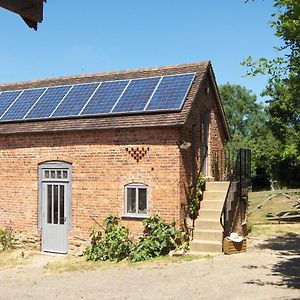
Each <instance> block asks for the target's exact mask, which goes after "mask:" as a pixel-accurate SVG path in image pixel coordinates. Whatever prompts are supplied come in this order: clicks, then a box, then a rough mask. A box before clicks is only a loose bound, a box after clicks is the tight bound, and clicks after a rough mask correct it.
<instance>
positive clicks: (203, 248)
mask: <svg viewBox="0 0 300 300" xmlns="http://www.w3.org/2000/svg"><path fill="white" fill-rule="evenodd" d="M190 251H192V252H196V251H197V252H219V253H221V252H222V242H215V241H206V240H193V241H191V242H190Z"/></svg>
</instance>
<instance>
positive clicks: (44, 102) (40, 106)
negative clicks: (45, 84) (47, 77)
mask: <svg viewBox="0 0 300 300" xmlns="http://www.w3.org/2000/svg"><path fill="white" fill-rule="evenodd" d="M70 88H71V86H70V85H66V86H58V87H50V88H48V89H47V91H46V92H45V93H44V94H43V95H42V97H41V98H40V99H39V101H38V102H37V103H36V104H35V105H34V106H33V107H32V109H31V110H30V111H29V113H28V114H27V115H26V117H25V119H39V118H48V117H49V116H50V115H51V113H52V112H53V111H54V109H55V108H56V107H57V105H58V104H59V103H60V101H61V100H62V99H63V97H64V96H65V95H66V94H67V92H68V91H69V90H70Z"/></svg>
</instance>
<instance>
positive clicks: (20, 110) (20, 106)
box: [1, 88, 45, 120]
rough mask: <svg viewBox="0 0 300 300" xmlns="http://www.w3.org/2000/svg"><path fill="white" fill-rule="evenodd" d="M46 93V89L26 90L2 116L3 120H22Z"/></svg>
mask: <svg viewBox="0 0 300 300" xmlns="http://www.w3.org/2000/svg"><path fill="white" fill-rule="evenodd" d="M44 91H45V89H44V88H41V89H32V90H25V91H23V93H22V94H21V95H20V97H18V99H17V100H16V101H15V102H14V103H13V104H12V105H11V107H10V108H9V109H8V110H7V111H6V113H5V114H4V115H3V116H2V118H1V120H21V119H23V118H24V116H25V115H26V113H27V111H28V110H29V109H30V108H31V106H32V105H33V104H34V103H35V102H36V101H37V100H38V99H39V97H40V96H41V95H42V94H43V92H44Z"/></svg>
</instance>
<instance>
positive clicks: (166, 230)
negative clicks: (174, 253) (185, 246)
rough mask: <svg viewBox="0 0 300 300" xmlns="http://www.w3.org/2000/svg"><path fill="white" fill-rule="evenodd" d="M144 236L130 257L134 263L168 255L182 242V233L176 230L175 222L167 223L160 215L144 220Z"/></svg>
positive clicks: (134, 247)
mask: <svg viewBox="0 0 300 300" xmlns="http://www.w3.org/2000/svg"><path fill="white" fill-rule="evenodd" d="M144 225H145V231H144V236H143V237H141V238H140V239H139V241H138V243H136V244H135V245H134V246H133V248H132V251H131V253H130V255H129V259H130V261H132V262H137V261H142V260H148V259H151V258H154V257H157V256H160V255H166V254H168V253H169V252H170V250H173V249H175V248H176V247H177V246H178V244H179V241H180V237H181V232H179V231H178V230H176V227H175V222H171V223H167V222H165V221H164V220H162V218H161V217H160V216H158V215H154V216H152V217H150V218H148V219H145V220H144Z"/></svg>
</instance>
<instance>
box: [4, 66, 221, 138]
mask: <svg viewBox="0 0 300 300" xmlns="http://www.w3.org/2000/svg"><path fill="white" fill-rule="evenodd" d="M210 69H211V65H210V62H201V63H195V64H185V65H174V66H166V67H155V68H145V69H137V70H129V71H121V72H109V73H97V74H91V75H80V76H71V77H60V78H53V79H45V80H37V81H31V82H19V83H13V84H2V85H0V91H6V90H19V89H29V88H36V87H50V86H57V85H70V84H77V83H88V82H96V81H97V82H100V81H108V80H121V79H134V78H143V77H152V76H163V75H172V74H180V73H189V72H195V73H196V77H195V81H194V83H193V84H192V87H191V89H190V91H189V93H188V95H187V98H186V100H185V103H184V105H183V108H182V110H181V111H179V112H178V111H177V112H152V113H140V114H124V115H108V116H95V117H76V118H65V119H56V120H52V119H50V120H49V119H48V120H38V121H37V120H35V121H28V120H27V121H16V122H9V123H1V124H0V134H11V133H22V132H51V131H71V130H97V129H109V128H127V127H158V126H159V127H164V126H181V125H183V124H184V123H185V122H186V119H187V116H188V113H189V111H190V110H191V107H192V103H193V100H194V99H195V95H196V93H197V91H198V90H199V87H200V84H201V82H202V80H203V79H204V78H205V77H206V76H207V74H208V71H209V70H210ZM223 117H224V116H223ZM225 122H226V121H225Z"/></svg>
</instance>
